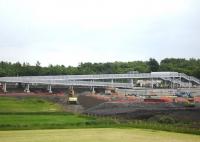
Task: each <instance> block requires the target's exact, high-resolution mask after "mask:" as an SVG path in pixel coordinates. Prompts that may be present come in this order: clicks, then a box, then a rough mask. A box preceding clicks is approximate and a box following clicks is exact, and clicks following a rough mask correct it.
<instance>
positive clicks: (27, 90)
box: [24, 84, 30, 93]
mask: <svg viewBox="0 0 200 142" xmlns="http://www.w3.org/2000/svg"><path fill="white" fill-rule="evenodd" d="M24 92H26V93H30V84H26V88H25V90H24Z"/></svg>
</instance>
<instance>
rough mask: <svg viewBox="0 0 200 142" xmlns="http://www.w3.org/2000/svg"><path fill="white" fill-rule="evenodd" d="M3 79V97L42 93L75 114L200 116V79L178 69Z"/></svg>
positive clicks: (130, 116)
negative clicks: (145, 72)
mask: <svg viewBox="0 0 200 142" xmlns="http://www.w3.org/2000/svg"><path fill="white" fill-rule="evenodd" d="M0 82H1V96H24V97H26V96H42V97H45V98H49V99H52V100H53V101H57V102H59V103H61V104H62V105H63V106H65V110H66V111H70V112H75V113H83V114H87V115H98V116H120V117H127V118H148V117H152V116H154V115H157V114H174V115H175V114H176V115H177V117H182V119H183V115H184V117H188V115H186V114H185V113H183V112H187V113H188V112H189V114H190V116H191V117H192V119H198V118H200V116H197V115H199V114H200V113H199V112H200V88H199V85H200V81H199V80H198V79H197V78H194V77H191V76H187V75H185V74H182V73H177V72H153V73H149V74H140V73H137V74H102V75H73V76H72V75H71V76H70V75H69V76H24V77H2V78H0ZM180 113H183V114H182V115H180ZM191 114H192V115H191ZM188 119H191V118H188Z"/></svg>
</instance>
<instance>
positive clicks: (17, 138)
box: [0, 128, 200, 142]
mask: <svg viewBox="0 0 200 142" xmlns="http://www.w3.org/2000/svg"><path fill="white" fill-rule="evenodd" d="M0 141H1V142H27V141H28V142H61V141H63V142H64V141H66V142H133V141H134V142H156V141H161V142H198V141H200V136H197V135H190V134H180V133H170V132H163V131H154V130H144V129H143V130H140V129H116V128H100V129H66V130H26V131H0Z"/></svg>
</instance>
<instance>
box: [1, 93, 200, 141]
mask: <svg viewBox="0 0 200 142" xmlns="http://www.w3.org/2000/svg"><path fill="white" fill-rule="evenodd" d="M197 125H199V123H194V124H185V123H184V124H183V123H177V124H161V123H156V122H148V121H143V120H133V121H127V120H126V121H124V120H119V119H117V118H116V117H113V118H110V117H94V116H83V115H77V114H72V113H66V112H64V111H63V108H62V105H60V104H58V103H55V102H52V101H49V100H48V99H44V98H40V97H33V96H26V97H5V96H1V97H0V131H4V130H10V131H12V130H36V129H37V130H39V129H65V128H68V129H69V128H70V129H74V128H75V129H80V128H82V129H84V128H123V129H125V128H140V129H154V130H164V131H170V132H180V133H189V134H197V135H200V129H199V127H196V126H197ZM0 142H1V141H0Z"/></svg>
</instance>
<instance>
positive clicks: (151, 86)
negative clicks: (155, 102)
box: [151, 78, 153, 88]
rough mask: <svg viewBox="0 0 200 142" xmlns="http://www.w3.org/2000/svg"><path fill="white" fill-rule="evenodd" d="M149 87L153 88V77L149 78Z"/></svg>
mask: <svg viewBox="0 0 200 142" xmlns="http://www.w3.org/2000/svg"><path fill="white" fill-rule="evenodd" d="M151 88H153V78H151Z"/></svg>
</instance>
